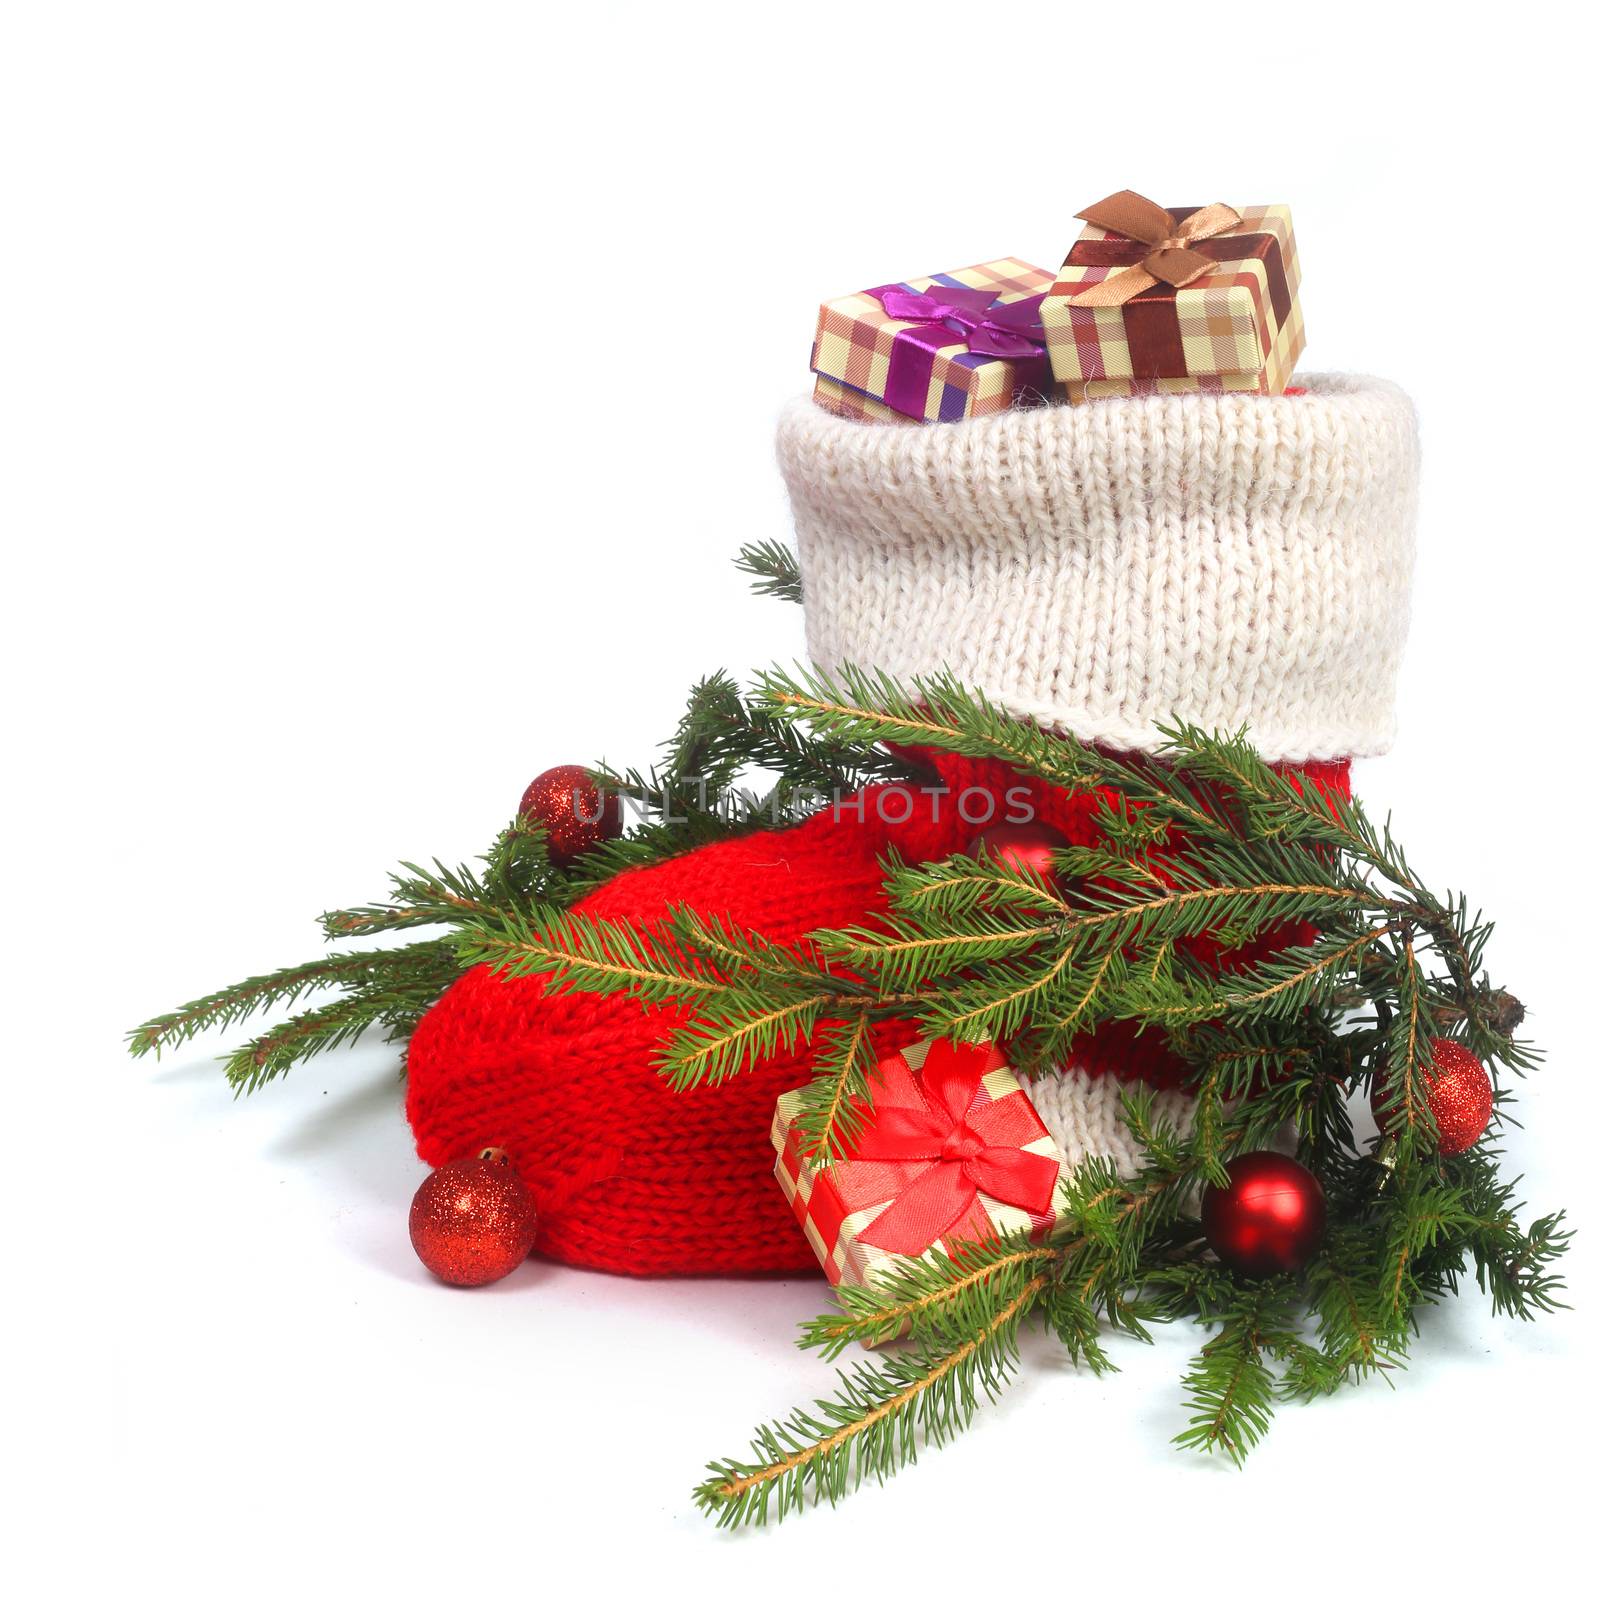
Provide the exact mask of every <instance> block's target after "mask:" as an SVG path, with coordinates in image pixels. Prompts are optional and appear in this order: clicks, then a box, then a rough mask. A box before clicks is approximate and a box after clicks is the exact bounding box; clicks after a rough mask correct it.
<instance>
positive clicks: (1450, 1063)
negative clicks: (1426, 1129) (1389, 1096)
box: [1372, 1039, 1494, 1156]
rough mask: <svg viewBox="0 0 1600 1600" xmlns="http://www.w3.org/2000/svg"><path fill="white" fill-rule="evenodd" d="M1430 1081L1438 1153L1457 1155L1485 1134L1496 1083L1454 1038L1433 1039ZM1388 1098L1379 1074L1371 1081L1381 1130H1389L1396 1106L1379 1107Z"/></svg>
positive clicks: (1375, 1116)
mask: <svg viewBox="0 0 1600 1600" xmlns="http://www.w3.org/2000/svg"><path fill="white" fill-rule="evenodd" d="M1422 1075H1423V1078H1424V1079H1425V1080H1426V1082H1427V1085H1428V1109H1429V1110H1430V1111H1431V1112H1432V1113H1433V1122H1434V1126H1435V1127H1436V1128H1437V1129H1438V1130H1439V1154H1440V1155H1442V1156H1458V1155H1460V1154H1461V1152H1462V1151H1463V1150H1470V1149H1471V1148H1472V1147H1473V1145H1475V1144H1476V1143H1477V1142H1478V1141H1479V1140H1480V1139H1481V1138H1482V1137H1483V1130H1484V1129H1485V1128H1487V1127H1488V1126H1489V1118H1490V1117H1492V1116H1493V1115H1494V1085H1493V1084H1492V1083H1491V1082H1490V1081H1489V1074H1488V1073H1487V1072H1485V1071H1484V1069H1483V1063H1482V1062H1481V1061H1480V1060H1479V1059H1478V1058H1477V1057H1476V1056H1475V1055H1473V1053H1472V1052H1471V1051H1470V1050H1469V1049H1467V1047H1466V1046H1465V1045H1464V1044H1459V1043H1457V1041H1456V1040H1454V1039H1435V1040H1434V1041H1433V1068H1432V1070H1431V1071H1429V1070H1427V1069H1424V1071H1423V1074H1422ZM1385 1098H1386V1096H1385V1094H1384V1081H1383V1077H1382V1075H1381V1074H1380V1075H1379V1077H1378V1079H1377V1080H1376V1081H1375V1082H1374V1083H1373V1085H1372V1118H1373V1121H1374V1122H1376V1123H1377V1124H1378V1131H1379V1132H1380V1133H1387V1132H1388V1131H1389V1124H1390V1122H1392V1121H1393V1120H1394V1113H1395V1109H1396V1108H1395V1107H1394V1106H1389V1107H1387V1108H1385V1109H1383V1110H1380V1109H1379V1107H1380V1105H1381V1104H1382V1102H1383V1100H1384V1099H1385Z"/></svg>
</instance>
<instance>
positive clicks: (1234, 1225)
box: [1200, 1150, 1328, 1278]
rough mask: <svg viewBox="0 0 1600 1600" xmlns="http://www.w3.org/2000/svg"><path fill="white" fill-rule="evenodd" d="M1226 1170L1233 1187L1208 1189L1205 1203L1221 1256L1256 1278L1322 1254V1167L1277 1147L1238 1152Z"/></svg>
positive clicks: (1210, 1235)
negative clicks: (1309, 1164) (1319, 1169)
mask: <svg viewBox="0 0 1600 1600" xmlns="http://www.w3.org/2000/svg"><path fill="white" fill-rule="evenodd" d="M1226 1171H1227V1174H1228V1180H1229V1181H1228V1187H1227V1188H1226V1189H1216V1188H1210V1189H1207V1190H1206V1195H1205V1199H1204V1200H1203V1201H1202V1202H1201V1205H1200V1221H1201V1223H1202V1225H1203V1226H1204V1228H1205V1230H1206V1242H1207V1243H1208V1244H1209V1245H1210V1246H1211V1248H1212V1249H1213V1250H1215V1251H1216V1253H1217V1257H1218V1259H1219V1260H1220V1261H1221V1262H1222V1264H1223V1265H1224V1266H1227V1267H1231V1268H1232V1269H1233V1270H1234V1271H1235V1272H1239V1273H1243V1274H1244V1275H1245V1276H1246V1277H1251V1278H1264V1277H1266V1276H1268V1275H1269V1274H1270V1273H1274V1272H1298V1271H1299V1270H1300V1269H1301V1268H1302V1267H1303V1266H1304V1265H1305V1264H1306V1262H1308V1261H1309V1260H1310V1259H1311V1258H1312V1256H1313V1255H1315V1254H1316V1251H1317V1246H1318V1245H1319V1244H1321V1243H1322V1230H1323V1226H1324V1224H1325V1223H1326V1222H1327V1218H1328V1202H1327V1197H1326V1196H1325V1195H1324V1194H1323V1192H1322V1185H1321V1184H1320V1183H1319V1182H1318V1181H1317V1175H1316V1173H1314V1172H1312V1171H1311V1170H1310V1168H1309V1167H1303V1166H1301V1165H1300V1163H1299V1162H1298V1161H1294V1160H1291V1159H1290V1158H1289V1157H1288V1156H1280V1155H1277V1154H1275V1153H1274V1152H1273V1151H1271V1150H1252V1151H1251V1152H1250V1153H1249V1154H1248V1155H1242V1156H1235V1157H1234V1158H1233V1160H1232V1161H1230V1162H1228V1164H1227V1167H1226Z"/></svg>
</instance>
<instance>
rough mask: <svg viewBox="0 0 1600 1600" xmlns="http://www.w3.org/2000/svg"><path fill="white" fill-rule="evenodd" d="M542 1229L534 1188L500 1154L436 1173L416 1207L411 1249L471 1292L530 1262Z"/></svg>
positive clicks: (448, 1279) (425, 1181) (447, 1279)
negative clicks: (536, 1238)
mask: <svg viewBox="0 0 1600 1600" xmlns="http://www.w3.org/2000/svg"><path fill="white" fill-rule="evenodd" d="M538 1226H539V1219H538V1216H537V1214H536V1213H535V1211H534V1207H533V1196H532V1195H531V1194H529V1193H528V1186H527V1185H526V1184H525V1183H524V1182H523V1181H522V1179H521V1178H519V1177H518V1176H517V1175H516V1173H515V1172H514V1171H513V1170H512V1168H511V1166H510V1164H509V1163H508V1162H507V1161H506V1160H505V1158H504V1156H503V1155H501V1154H500V1153H499V1152H496V1151H485V1152H484V1153H483V1155H481V1156H478V1157H476V1158H474V1159H471V1160H466V1161H451V1162H449V1163H448V1164H446V1165H445V1166H442V1167H440V1168H439V1170H438V1171H437V1172H430V1173H429V1174H428V1176H427V1177H426V1178H424V1179H423V1180H422V1187H421V1188H420V1189H418V1190H417V1193H416V1198H415V1199H414V1200H412V1202H411V1243H412V1246H413V1248H414V1249H415V1250H416V1252H417V1255H418V1257H419V1258H420V1259H421V1261H422V1264H423V1266H425V1267H426V1268H427V1269H428V1271H429V1272H431V1273H433V1274H434V1275H435V1276H436V1277H440V1278H443V1279H444V1281H445V1282H446V1283H454V1284H459V1285H460V1286H461V1287H462V1288H466V1289H472V1288H476V1287H477V1286H478V1285H479V1284H483V1283H493V1282H494V1281H495V1280H496V1279H497V1278H503V1277H505V1275H506V1274H507V1273H508V1272H510V1271H512V1270H513V1269H515V1268H516V1267H517V1266H519V1265H520V1264H521V1263H522V1262H523V1261H525V1260H527V1258H528V1252H529V1251H530V1250H531V1249H533V1241H534V1237H535V1235H536V1234H537V1233H538Z"/></svg>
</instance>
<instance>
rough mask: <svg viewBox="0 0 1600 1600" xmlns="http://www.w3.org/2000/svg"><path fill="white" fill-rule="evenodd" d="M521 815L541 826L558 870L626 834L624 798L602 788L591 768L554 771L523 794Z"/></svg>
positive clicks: (556, 769)
mask: <svg viewBox="0 0 1600 1600" xmlns="http://www.w3.org/2000/svg"><path fill="white" fill-rule="evenodd" d="M518 812H519V814H520V815H521V816H522V817H524V818H525V819H526V820H527V821H529V822H537V823H541V824H542V825H543V827H544V831H545V837H546V839H547V841H548V843H549V846H550V859H551V860H552V861H554V862H555V863H556V864H557V865H558V866H564V865H566V863H567V862H569V861H571V860H573V859H574V858H575V857H577V856H581V855H582V854H583V853H584V851H586V850H592V849H594V847H595V846H596V845H597V844H603V843H604V842H605V841H606V840H607V839H615V838H616V837H617V835H618V834H619V833H621V832H622V796H621V795H619V794H617V793H615V792H614V791H608V790H605V789H602V788H601V787H600V783H599V780H598V779H597V778H596V777H595V775H594V774H593V773H592V772H590V771H589V769H588V768H587V767H572V766H568V767H551V769H550V770H549V771H548V772H541V773H540V774H539V776H538V777H537V778H535V779H534V780H533V782H532V783H530V784H529V785H528V787H527V788H526V789H525V790H524V791H523V794H522V804H521V806H520V807H518Z"/></svg>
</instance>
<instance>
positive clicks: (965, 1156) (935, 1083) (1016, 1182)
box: [830, 1039, 1060, 1256]
mask: <svg viewBox="0 0 1600 1600" xmlns="http://www.w3.org/2000/svg"><path fill="white" fill-rule="evenodd" d="M998 1064H999V1054H998V1052H997V1051H996V1050H995V1049H994V1048H993V1046H989V1045H958V1044H951V1043H950V1042H949V1041H948V1040H946V1039H939V1040H936V1041H935V1042H934V1043H933V1045H932V1047H931V1048H930V1049H929V1051H928V1056H927V1060H926V1062H925V1063H924V1065H923V1067H922V1070H921V1071H920V1072H918V1073H913V1072H912V1071H911V1069H910V1068H909V1067H908V1066H907V1065H906V1063H905V1061H904V1060H903V1059H902V1058H901V1057H899V1056H890V1057H888V1058H887V1059H886V1060H884V1061H883V1062H881V1063H880V1064H879V1082H878V1084H877V1086H876V1087H875V1088H874V1090H873V1095H872V1111H871V1113H870V1116H871V1121H870V1122H869V1124H868V1126H867V1127H866V1129H865V1130H864V1131H863V1133H862V1134H861V1136H860V1138H858V1139H857V1140H856V1142H855V1145H854V1147H853V1149H852V1151H851V1153H850V1157H849V1159H848V1160H846V1161H841V1162H838V1163H836V1164H835V1166H834V1167H833V1168H832V1170H831V1173H830V1176H831V1177H832V1180H833V1183H834V1185H835V1187H836V1188H837V1189H838V1191H839V1194H840V1197H841V1199H842V1200H843V1201H844V1203H845V1205H846V1207H847V1209H848V1210H850V1211H859V1210H860V1209H862V1208H863V1207H864V1206H870V1205H875V1204H877V1203H878V1202H879V1201H882V1200H885V1199H888V1198H889V1197H890V1196H893V1200H892V1203H891V1204H890V1205H889V1206H888V1207H887V1208H886V1209H885V1210H884V1211H882V1212H880V1213H879V1215H878V1216H876V1217H874V1218H873V1220H872V1222H871V1223H869V1224H868V1226H867V1227H866V1228H865V1229H863V1230H862V1232H861V1234H860V1239H861V1242H862V1243H863V1244H870V1245H876V1246H877V1247H878V1248H879V1249H880V1250H889V1251H892V1252H894V1253H895V1254H896V1255H905V1256H919V1255H921V1254H922V1253H923V1251H924V1250H926V1249H927V1248H928V1247H929V1246H930V1245H931V1244H933V1243H934V1241H935V1240H937V1239H943V1240H945V1241H947V1242H949V1241H952V1240H957V1239H987V1238H991V1237H993V1234H994V1228H993V1225H992V1224H991V1222H990V1220H989V1214H988V1212H987V1211H986V1210H985V1209H984V1206H983V1201H982V1198H981V1197H982V1196H984V1195H987V1196H989V1197H990V1198H991V1199H994V1200H999V1201H1002V1202H1004V1203H1005V1204H1006V1205H1012V1206H1016V1207H1018V1208H1020V1209H1021V1210H1023V1211H1027V1212H1030V1213H1032V1214H1033V1215H1035V1216H1039V1215H1043V1214H1045V1213H1047V1212H1048V1211H1049V1209H1050V1200H1051V1196H1052V1195H1053V1194H1054V1192H1055V1186H1056V1179H1057V1177H1058V1176H1059V1174H1060V1163H1059V1162H1057V1161H1053V1160H1051V1159H1050V1157H1049V1156H1044V1155H1040V1154H1038V1153H1037V1152H1036V1151H1032V1150H1024V1149H1022V1148H1021V1146H1022V1145H1024V1144H1032V1143H1033V1142H1034V1141H1035V1140H1036V1139H1039V1138H1041V1137H1042V1136H1043V1133H1044V1128H1043V1125H1042V1124H1041V1123H1040V1121H1039V1118H1038V1115H1037V1113H1036V1112H1035V1111H1034V1109H1033V1107H1032V1105H1030V1104H1029V1102H1028V1099H1027V1097H1026V1096H1025V1095H1022V1094H1008V1095H1003V1096H1002V1097H1001V1098H1000V1099H998V1100H987V1099H986V1100H983V1101H982V1103H981V1104H980V1103H979V1095H980V1093H981V1091H982V1088H983V1076H984V1074H985V1073H986V1072H988V1071H992V1070H993V1068H994V1067H995V1066H996V1065H998Z"/></svg>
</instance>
